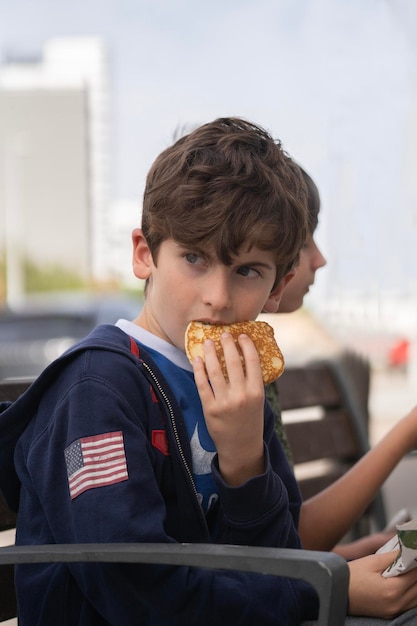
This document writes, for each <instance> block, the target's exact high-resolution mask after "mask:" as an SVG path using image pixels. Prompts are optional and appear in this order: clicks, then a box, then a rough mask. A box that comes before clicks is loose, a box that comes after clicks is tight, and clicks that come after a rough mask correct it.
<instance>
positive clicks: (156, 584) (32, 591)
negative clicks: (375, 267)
mask: <svg viewBox="0 0 417 626" xmlns="http://www.w3.org/2000/svg"><path fill="white" fill-rule="evenodd" d="M306 223H307V219H306V210H305V188H304V185H303V182H302V178H301V174H300V172H299V170H298V168H297V167H296V166H295V164H294V163H293V161H292V160H291V159H290V158H289V157H288V156H287V155H286V154H285V153H284V151H283V150H282V148H281V146H280V145H279V144H277V143H275V142H274V141H273V140H272V138H271V137H270V136H269V135H268V133H266V132H265V131H264V130H262V129H260V128H259V127H257V126H254V125H252V124H250V123H248V122H245V121H244V120H240V119H234V118H232V119H230V118H225V119H220V120H216V121H215V122H213V123H210V124H206V125H204V126H202V127H201V128H199V129H197V130H195V131H193V132H192V133H190V134H189V135H187V136H185V137H182V138H181V139H180V140H178V141H177V142H176V143H175V144H174V145H173V146H171V147H170V148H168V149H167V150H165V151H164V152H163V153H162V154H161V155H160V156H159V157H158V158H157V159H156V161H155V163H154V165H153V166H152V168H151V170H150V172H149V175H148V178H147V185H146V189H145V195H144V206H143V221H142V229H136V230H135V231H134V233H133V268H134V273H135V275H136V276H137V277H138V278H140V279H145V280H147V283H148V284H147V297H146V302H145V305H144V308H143V310H142V311H141V313H140V314H139V316H138V317H137V319H136V320H135V321H134V323H131V322H127V321H126V320H124V321H120V322H119V323H118V324H117V327H110V326H104V327H99V328H98V329H96V330H95V331H94V332H93V333H92V334H91V335H90V336H89V337H87V338H86V339H85V340H84V341H83V342H81V343H79V344H78V345H76V346H75V347H74V348H72V349H71V350H70V351H69V352H68V353H67V354H66V355H65V356H64V357H62V358H61V359H59V360H58V361H56V362H55V363H54V364H52V365H51V366H50V367H49V368H47V369H46V370H45V372H44V373H43V374H42V375H41V377H40V378H39V379H38V380H37V381H36V382H35V383H34V384H33V385H32V387H31V389H30V391H29V393H28V394H25V395H24V396H23V397H22V398H21V399H19V400H18V401H17V402H16V403H15V404H13V405H12V406H11V408H9V409H7V410H6V411H4V413H3V414H2V418H1V420H0V424H1V425H2V429H1V431H0V433H1V445H0V451H1V453H0V481H1V484H0V487H1V489H2V490H3V492H4V493H5V494H6V496H7V497H8V500H9V502H10V503H13V502H14V503H15V505H16V506H17V501H18V499H19V502H18V504H19V514H18V523H17V543H20V544H27V543H29V544H30V543H41V544H44V543H71V542H119V541H120V542H129V541H130V542H137V541H143V542H172V541H180V542H183V541H185V542H217V543H232V544H244V545H258V546H283V547H290V548H297V547H300V545H301V544H300V539H299V535H298V531H297V526H298V518H299V511H300V505H301V502H300V494H299V490H298V487H297V484H296V481H295V479H294V476H293V474H292V471H291V468H290V466H289V465H288V462H287V460H286V457H285V454H284V452H283V449H282V447H281V446H280V444H279V441H278V439H277V437H276V435H275V432H274V419H273V414H272V412H271V410H270V408H269V407H268V406H264V389H263V383H262V375H261V371H260V365H259V359H258V356H257V353H256V350H255V348H254V345H253V344H252V342H251V341H250V339H249V338H248V337H247V336H244V335H242V336H241V337H240V338H239V344H240V347H241V350H242V353H243V358H244V361H245V369H243V367H242V363H241V361H240V357H239V355H238V351H237V348H236V347H235V344H234V342H233V341H232V339H231V337H230V336H229V335H227V334H225V335H224V336H223V339H222V343H223V349H224V353H225V359H226V365H227V370H228V379H229V380H228V382H226V380H225V378H224V377H223V374H222V373H221V368H220V364H219V362H218V360H217V357H216V354H215V350H214V347H213V345H212V344H211V343H210V342H208V343H207V344H206V345H205V358H206V366H205V367H204V365H203V363H202V361H201V360H198V359H197V360H196V361H195V362H194V363H193V367H192V369H191V368H190V366H189V364H188V361H187V359H186V358H185V354H184V331H185V328H186V326H187V324H188V322H189V321H191V320H194V319H196V320H200V321H207V322H213V323H216V322H217V323H228V322H234V321H243V320H247V319H255V318H256V317H257V315H258V313H259V312H260V311H261V310H262V309H265V310H267V311H269V312H276V311H277V310H278V306H279V301H280V298H281V295H282V292H283V289H284V288H285V286H286V284H287V283H288V281H289V280H290V278H291V276H292V269H291V268H292V267H293V264H294V262H295V260H296V258H297V255H298V251H299V249H300V247H301V245H302V243H303V241H304V239H305V235H306ZM193 374H194V376H193ZM13 446H15V452H14V459H13V458H12V453H13ZM15 472H16V473H15ZM19 490H20V498H19ZM368 559H371V560H368V561H367V560H365V559H362V560H360V561H357V562H355V563H353V564H352V565H351V590H350V603H351V608H352V607H353V610H354V612H357V611H358V610H362V609H364V610H365V611H367V610H369V611H375V613H373V614H381V607H382V610H383V611H384V612H385V615H388V614H389V611H391V615H392V614H395V613H398V612H400V611H402V610H405V609H407V608H410V607H413V606H415V605H416V603H417V570H414V571H412V572H409V573H408V574H406V575H404V576H402V577H401V579H400V580H399V579H398V578H397V579H396V580H395V581H394V579H388V581H391V582H387V579H383V578H382V577H381V576H380V572H381V571H382V570H383V569H384V568H385V567H386V566H387V565H388V564H389V563H390V562H392V560H393V559H394V555H393V554H392V553H391V554H385V555H376V556H372V557H368ZM393 581H394V582H393ZM16 586H17V594H18V603H19V617H20V623H22V624H64V623H65V624H71V625H72V624H73V625H81V626H84V625H93V624H94V626H96V625H99V624H103V625H104V624H117V626H123V625H129V626H130V625H131V624H145V625H147V624H151V625H152V626H157V625H168V624H186V625H187V626H188V625H189V624H190V625H191V624H201V625H203V624H206V625H207V626H208V625H213V624H227V625H228V626H232V625H234V624H240V625H242V626H243V625H253V624H257V625H258V624H259V625H269V624H285V625H291V624H298V623H300V622H301V621H302V620H303V619H306V618H314V617H315V616H316V613H317V598H316V595H315V593H314V591H313V590H312V589H311V588H310V587H309V586H308V585H306V584H304V583H303V582H301V581H294V580H289V579H285V578H279V579H273V578H272V577H263V576H258V575H252V574H241V573H230V572H229V573H226V572H213V571H207V570H200V569H198V568H187V567H174V568H173V567H168V566H167V567H165V566H163V567H162V566H134V565H129V566H127V565H123V566H122V565H120V566H117V565H103V564H69V565H62V564H50V565H36V566H35V565H33V566H19V567H18V568H17V572H16ZM384 596H385V602H383V601H382V600H383V599H384ZM378 611H379V613H378ZM368 614H369V612H368ZM371 614H372V613H371Z"/></svg>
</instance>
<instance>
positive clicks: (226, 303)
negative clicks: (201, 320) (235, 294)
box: [203, 272, 232, 311]
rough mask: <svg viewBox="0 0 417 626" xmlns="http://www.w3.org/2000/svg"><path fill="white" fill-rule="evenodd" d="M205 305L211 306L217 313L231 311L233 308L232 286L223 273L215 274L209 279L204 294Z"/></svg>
mask: <svg viewBox="0 0 417 626" xmlns="http://www.w3.org/2000/svg"><path fill="white" fill-rule="evenodd" d="M203 294H204V295H203V300H204V304H207V305H209V306H210V307H212V308H213V309H215V310H216V311H221V310H224V309H229V308H230V307H231V302H232V299H231V295H230V286H229V284H228V280H227V277H226V276H224V275H222V273H221V272H213V273H212V275H211V276H210V277H208V278H207V281H205V285H204V292H203Z"/></svg>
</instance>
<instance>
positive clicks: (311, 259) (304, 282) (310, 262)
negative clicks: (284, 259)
mask: <svg viewBox="0 0 417 626" xmlns="http://www.w3.org/2000/svg"><path fill="white" fill-rule="evenodd" d="M324 265H326V259H325V258H324V256H323V255H322V253H321V252H320V249H319V247H318V246H317V244H316V242H315V241H314V237H313V235H311V234H310V235H308V237H307V239H306V242H305V244H304V246H303V247H302V248H301V251H300V259H299V262H298V265H297V267H296V274H295V276H294V278H293V279H292V280H291V282H290V283H289V284H288V285H287V287H286V288H285V290H284V293H283V294H282V298H281V304H280V305H279V313H292V312H293V311H296V310H297V309H299V308H300V307H301V306H302V304H303V300H304V296H305V295H306V294H307V293H308V292H309V290H310V287H311V286H312V285H313V284H314V278H315V275H316V272H317V270H318V269H320V268H321V267H323V266H324Z"/></svg>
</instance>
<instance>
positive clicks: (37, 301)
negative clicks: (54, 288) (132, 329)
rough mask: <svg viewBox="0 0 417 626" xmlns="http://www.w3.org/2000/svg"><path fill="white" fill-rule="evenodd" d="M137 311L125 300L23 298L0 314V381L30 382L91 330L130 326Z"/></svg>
mask: <svg viewBox="0 0 417 626" xmlns="http://www.w3.org/2000/svg"><path fill="white" fill-rule="evenodd" d="M141 306H142V303H141V300H140V299H139V298H138V299H136V298H130V297H127V296H126V297H125V296H119V295H117V296H95V295H84V294H83V295H79V294H77V295H74V294H65V295H63V296H61V295H60V296H59V297H57V296H52V295H48V296H42V297H39V296H38V297H28V298H27V299H25V302H24V303H23V304H22V305H20V306H19V307H18V308H13V309H5V310H0V380H3V379H5V378H34V377H36V376H37V375H38V374H40V372H41V371H42V370H43V369H44V368H45V367H46V366H47V365H48V364H49V363H50V362H51V361H53V360H54V359H56V358H57V357H58V356H60V355H61V354H62V353H63V352H64V351H65V350H66V349H67V348H69V347H70V346H71V345H73V344H74V343H75V342H76V341H78V340H79V339H81V338H82V337H85V336H86V335H88V333H89V332H90V331H91V330H93V328H95V326H97V325H98V324H114V323H115V322H116V321H117V320H118V319H119V318H125V319H129V320H133V319H134V318H135V317H137V315H138V314H139V312H140V310H141Z"/></svg>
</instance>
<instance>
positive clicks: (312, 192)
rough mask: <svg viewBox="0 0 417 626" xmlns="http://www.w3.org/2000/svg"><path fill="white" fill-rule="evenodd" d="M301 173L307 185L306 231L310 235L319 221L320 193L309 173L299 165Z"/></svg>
mask: <svg viewBox="0 0 417 626" xmlns="http://www.w3.org/2000/svg"><path fill="white" fill-rule="evenodd" d="M300 170H301V174H302V175H303V178H304V182H305V184H306V187H307V210H308V232H309V234H310V235H312V234H313V233H314V231H315V230H316V228H317V226H318V223H319V213H320V194H319V190H318V187H317V185H316V183H315V182H314V180H313V179H312V178H311V176H310V174H307V172H306V171H305V169H303V168H302V167H301V166H300Z"/></svg>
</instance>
